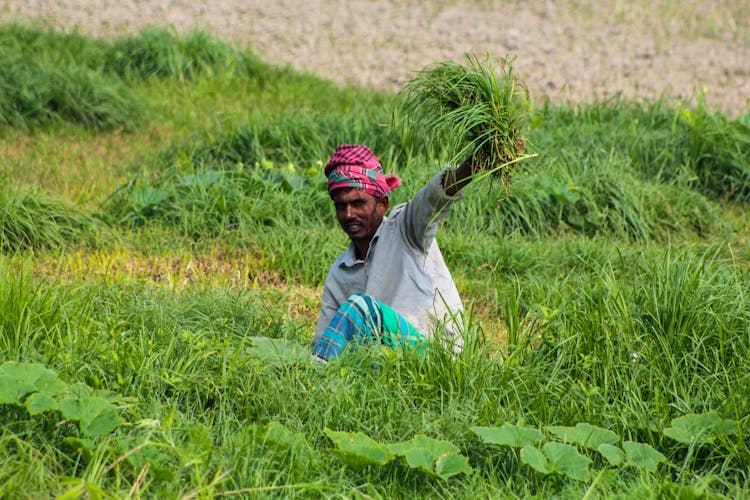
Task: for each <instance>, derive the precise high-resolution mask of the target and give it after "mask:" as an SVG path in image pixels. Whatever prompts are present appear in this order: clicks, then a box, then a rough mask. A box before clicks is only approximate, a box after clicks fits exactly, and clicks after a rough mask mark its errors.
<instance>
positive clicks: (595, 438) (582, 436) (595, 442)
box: [547, 423, 620, 450]
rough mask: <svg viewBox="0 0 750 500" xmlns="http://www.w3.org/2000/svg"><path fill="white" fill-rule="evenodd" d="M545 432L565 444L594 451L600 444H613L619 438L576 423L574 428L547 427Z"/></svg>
mask: <svg viewBox="0 0 750 500" xmlns="http://www.w3.org/2000/svg"><path fill="white" fill-rule="evenodd" d="M547 430H548V431H549V432H551V433H552V434H554V435H555V436H557V438H558V439H560V440H561V441H564V442H566V443H572V444H577V445H580V446H583V447H584V448H590V449H592V450H595V449H596V448H597V447H598V446H599V445H601V444H605V443H606V444H615V443H617V442H618V441H619V440H620V436H618V435H617V434H615V433H614V432H612V431H610V430H608V429H604V428H602V427H597V426H595V425H591V424H587V423H578V424H576V426H575V427H561V426H555V425H552V426H549V427H547Z"/></svg>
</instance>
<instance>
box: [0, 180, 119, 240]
mask: <svg viewBox="0 0 750 500" xmlns="http://www.w3.org/2000/svg"><path fill="white" fill-rule="evenodd" d="M104 229H105V228H104V226H103V225H102V224H101V223H98V222H97V221H96V220H95V219H94V218H93V217H92V216H91V215H90V214H88V213H86V212H85V211H83V210H81V209H79V208H78V207H76V206H75V205H73V204H72V203H70V202H68V201H67V200H65V199H61V198H57V197H53V196H51V195H49V194H47V193H45V192H43V191H41V190H39V189H35V188H30V189H20V190H13V191H12V190H11V189H10V187H9V186H7V185H5V186H2V187H0V250H1V251H2V252H3V253H14V252H22V251H34V250H43V249H50V248H56V249H66V248H71V247H74V246H86V245H89V244H92V243H93V242H94V241H95V238H96V237H97V236H98V237H101V236H103V235H104V234H106V231H105V230H104Z"/></svg>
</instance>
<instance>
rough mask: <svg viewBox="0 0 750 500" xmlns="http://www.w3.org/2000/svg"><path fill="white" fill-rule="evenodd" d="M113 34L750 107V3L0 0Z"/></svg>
mask: <svg viewBox="0 0 750 500" xmlns="http://www.w3.org/2000/svg"><path fill="white" fill-rule="evenodd" d="M29 20H34V21H37V22H40V23H42V24H43V25H44V26H50V27H54V28H57V29H64V30H73V29H76V30H79V31H80V32H83V33H86V34H90V35H94V36H103V37H109V36H116V35H121V34H125V33H129V32H133V31H137V30H139V29H141V28H143V27H146V26H147V25H158V26H171V27H174V29H176V30H178V31H185V30H189V29H194V28H198V29H203V30H206V31H209V32H211V33H212V34H214V35H216V36H218V37H220V38H222V39H224V40H227V41H230V42H232V43H234V44H236V45H237V46H239V47H243V48H244V47H249V48H251V49H252V50H253V51H255V52H256V53H257V54H258V55H260V56H261V57H262V58H263V59H265V60H266V61H269V62H274V63H277V64H291V65H292V66H294V67H296V68H298V69H301V70H307V71H310V72H313V73H316V74H320V75H322V76H325V77H328V78H330V79H333V80H335V81H337V82H341V83H342V84H343V83H356V84H363V85H370V86H374V87H377V88H381V89H389V90H398V89H399V88H400V87H401V86H402V85H403V83H404V81H406V80H407V79H408V78H410V77H411V76H413V75H414V72H415V71H417V70H419V69H421V68H423V67H425V66H426V65H428V64H430V63H433V62H436V61H441V60H446V59H451V60H456V61H462V60H463V57H464V54H465V53H466V52H474V53H478V54H483V53H485V52H490V53H492V54H493V55H496V56H501V57H505V56H510V57H515V63H514V67H515V70H516V74H517V75H518V76H519V77H520V78H521V79H522V80H524V81H525V82H526V83H527V85H528V87H529V89H530V90H531V94H532V96H533V97H534V99H535V100H536V101H539V100H540V99H542V98H544V96H548V97H549V98H551V99H552V100H553V101H556V102H559V101H564V100H569V101H573V102H582V101H592V100H595V99H605V98H608V97H611V96H613V95H616V94H618V93H621V94H623V95H625V96H627V97H635V98H648V99H651V98H655V97H658V96H663V97H665V98H668V99H670V100H673V101H676V102H682V103H685V104H687V105H693V104H694V103H695V102H696V96H697V95H698V94H704V95H705V102H706V104H707V105H708V106H709V107H710V108H711V109H715V110H719V111H723V112H726V113H727V114H729V115H730V116H737V115H740V114H744V113H748V112H750V0H713V1H708V0H706V1H694V0H682V1H679V2H677V1H674V0H652V1H648V0H632V1H625V0H619V1H618V0H604V1H597V0H578V1H575V0H561V1H558V2H554V1H551V0H542V1H533V2H532V1H521V0H484V1H480V0H457V1H447V0H382V1H372V0H350V1H344V0H275V1H269V0H0V21H1V22H10V21H21V22H27V21H29Z"/></svg>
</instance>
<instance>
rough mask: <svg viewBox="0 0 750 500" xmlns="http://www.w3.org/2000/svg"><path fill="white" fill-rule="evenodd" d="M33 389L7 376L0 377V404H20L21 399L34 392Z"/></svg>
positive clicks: (25, 383)
mask: <svg viewBox="0 0 750 500" xmlns="http://www.w3.org/2000/svg"><path fill="white" fill-rule="evenodd" d="M34 390H35V387H34V385H33V384H30V383H28V382H21V381H19V380H17V379H16V378H14V377H10V376H8V375H0V404H10V405H16V404H21V401H23V398H24V397H25V396H26V395H27V394H29V393H31V392H34Z"/></svg>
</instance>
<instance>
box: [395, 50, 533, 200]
mask: <svg viewBox="0 0 750 500" xmlns="http://www.w3.org/2000/svg"><path fill="white" fill-rule="evenodd" d="M466 58H467V64H466V65H465V66H464V65H461V64H459V63H456V62H452V61H446V62H440V63H436V64H434V65H431V66H428V67H427V68H425V69H423V70H421V71H420V72H419V73H418V75H417V76H416V77H415V78H413V79H412V80H410V81H409V82H407V84H406V85H405V86H404V88H403V89H402V90H401V92H400V96H401V97H402V100H401V102H400V104H399V105H397V107H396V108H395V110H394V121H393V123H394V126H395V127H396V129H397V130H398V131H399V133H400V135H401V136H402V137H403V138H404V142H405V143H406V144H409V143H419V142H422V143H423V144H424V147H425V148H427V150H428V152H429V153H431V154H439V153H440V152H441V151H442V152H443V154H447V155H448V157H449V158H450V159H449V161H450V162H451V163H456V164H458V163H460V162H462V161H463V160H464V159H466V158H468V157H472V159H473V165H474V170H475V173H478V172H480V171H481V172H482V173H483V174H487V175H489V174H490V173H491V174H493V175H494V176H495V177H497V178H499V179H500V181H501V183H502V184H503V185H504V186H506V187H508V186H509V185H510V181H511V178H512V174H513V173H514V171H515V170H517V168H518V166H519V161H520V160H522V159H524V158H526V157H528V156H529V155H524V149H525V147H526V140H525V139H524V137H523V133H524V129H525V127H526V125H527V123H528V118H529V114H530V100H529V94H528V89H527V88H526V85H525V84H524V83H523V82H522V81H521V80H519V79H518V78H516V77H515V76H514V75H513V67H512V61H511V60H509V59H500V60H499V61H500V64H499V66H497V67H496V65H495V63H494V61H493V59H492V57H491V56H489V55H488V56H486V57H485V58H484V60H480V59H479V58H478V57H477V56H475V55H471V54H468V55H467V56H466Z"/></svg>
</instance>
